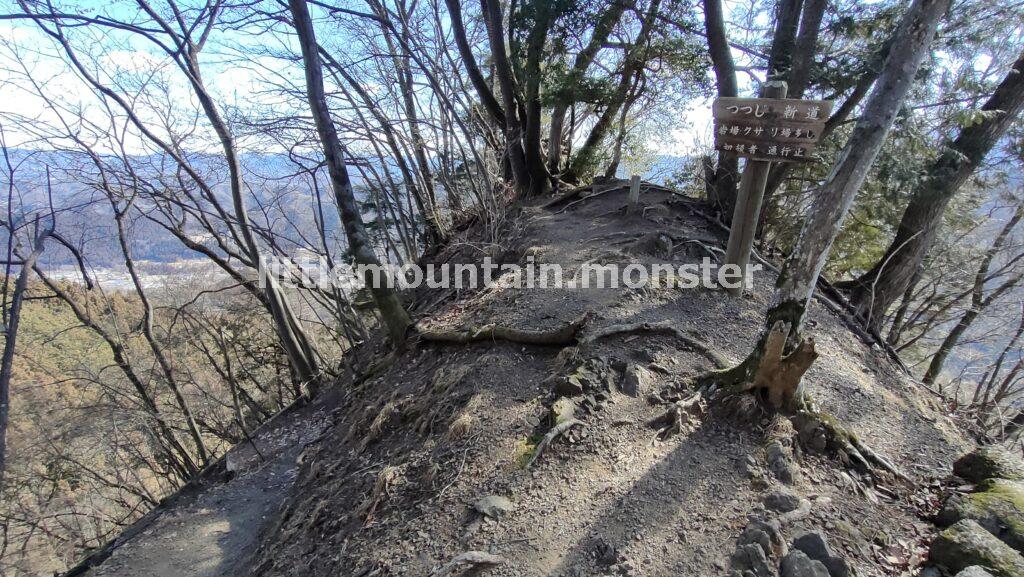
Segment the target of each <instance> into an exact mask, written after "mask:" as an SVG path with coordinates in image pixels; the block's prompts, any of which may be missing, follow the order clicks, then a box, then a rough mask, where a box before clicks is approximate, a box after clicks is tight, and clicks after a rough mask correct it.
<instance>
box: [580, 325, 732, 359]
mask: <svg viewBox="0 0 1024 577" xmlns="http://www.w3.org/2000/svg"><path fill="white" fill-rule="evenodd" d="M638 332H652V333H666V334H669V335H672V336H674V337H675V338H677V339H679V340H680V341H682V342H683V344H684V345H686V347H687V348H688V349H689V350H692V351H694V352H697V353H700V354H702V355H704V357H705V358H707V359H708V360H709V361H711V364H713V365H714V366H715V368H718V369H724V368H726V367H728V366H729V365H730V363H729V360H728V359H726V358H725V357H723V356H722V355H720V354H718V353H717V352H715V351H714V350H712V349H711V347H710V346H708V345H707V344H705V343H703V342H701V341H699V340H697V339H695V338H693V337H691V336H689V335H687V334H686V333H684V332H683V331H681V330H679V329H678V328H676V327H675V326H673V325H672V322H671V321H661V322H657V323H628V324H620V325H609V326H607V327H602V328H599V329H597V330H595V331H594V332H593V333H591V334H589V335H587V336H586V337H585V338H584V339H583V341H582V343H581V344H590V343H593V342H594V341H597V340H599V339H603V338H605V337H610V336H612V335H617V334H624V333H638Z"/></svg>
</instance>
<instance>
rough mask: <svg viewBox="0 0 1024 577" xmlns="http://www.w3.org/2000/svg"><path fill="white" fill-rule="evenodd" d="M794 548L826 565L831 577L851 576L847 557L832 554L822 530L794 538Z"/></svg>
mask: <svg viewBox="0 0 1024 577" xmlns="http://www.w3.org/2000/svg"><path fill="white" fill-rule="evenodd" d="M793 548H794V549H796V550H798V551H802V552H803V553H804V554H806V555H807V556H808V557H810V558H811V559H813V560H815V561H818V562H820V563H821V564H822V565H824V566H825V568H826V569H828V573H829V575H831V577H849V576H850V574H851V573H852V572H851V570H850V564H849V563H847V562H846V559H843V558H842V557H838V556H836V555H833V554H832V549H831V548H830V547H829V546H828V538H827V537H826V536H825V534H824V533H822V532H821V531H811V532H808V533H804V534H803V535H800V536H799V537H797V538H796V539H794V540H793Z"/></svg>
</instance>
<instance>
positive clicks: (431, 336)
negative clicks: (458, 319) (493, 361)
mask: <svg viewBox="0 0 1024 577" xmlns="http://www.w3.org/2000/svg"><path fill="white" fill-rule="evenodd" d="M588 318H589V314H584V315H583V316H581V317H580V318H578V319H576V320H575V321H573V322H571V323H569V324H567V325H564V326H561V327H555V328H553V329H541V330H529V329H517V328H514V327H507V326H503V325H497V324H493V323H491V324H486V325H483V326H479V327H468V328H464V329H433V328H426V327H423V326H417V327H416V331H417V332H418V333H419V335H420V338H422V339H423V340H425V341H432V342H442V343H455V344H469V343H476V342H482V341H508V342H512V343H518V344H523V345H545V346H568V345H571V344H573V343H575V342H576V335H577V333H579V331H580V329H581V328H583V325H585V324H586V323H587V320H588Z"/></svg>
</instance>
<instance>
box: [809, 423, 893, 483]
mask: <svg viewBox="0 0 1024 577" xmlns="http://www.w3.org/2000/svg"><path fill="white" fill-rule="evenodd" d="M790 420H792V421H793V426H794V427H795V428H796V430H797V431H798V432H799V433H800V435H801V437H805V438H806V437H808V436H809V435H811V434H813V432H815V430H817V431H818V432H820V433H824V436H825V441H826V448H827V449H829V450H831V451H833V452H835V453H838V454H840V455H844V456H845V457H846V458H848V459H849V461H850V463H851V464H853V465H854V467H856V468H857V469H859V470H861V471H862V472H864V473H868V474H872V475H873V474H874V473H875V471H876V470H877V469H882V470H884V471H887V472H888V473H890V474H892V475H893V476H894V477H896V478H897V479H900V480H902V481H908V482H909V481H910V477H908V476H907V475H906V474H905V473H904V472H903V471H901V470H900V469H899V468H898V467H897V466H896V465H895V464H893V463H892V461H890V460H889V459H887V458H885V457H884V456H882V455H880V454H879V453H877V452H876V451H875V450H874V449H872V448H871V447H869V446H868V445H867V444H865V443H864V441H862V440H860V439H859V438H858V437H857V435H855V434H854V433H853V432H852V431H850V430H849V429H848V428H846V427H845V426H843V425H842V424H840V423H839V421H838V420H837V419H836V418H835V417H833V416H832V415H829V414H828V413H824V412H821V411H817V410H815V409H813V408H811V407H809V406H808V405H807V404H805V405H804V407H803V408H801V409H800V410H798V411H797V412H796V414H794V415H793V416H792V417H790Z"/></svg>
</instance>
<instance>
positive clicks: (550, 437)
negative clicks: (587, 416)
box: [526, 419, 583, 469]
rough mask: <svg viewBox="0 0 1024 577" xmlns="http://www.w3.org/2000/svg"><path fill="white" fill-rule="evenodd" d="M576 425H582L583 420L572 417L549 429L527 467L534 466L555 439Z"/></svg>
mask: <svg viewBox="0 0 1024 577" xmlns="http://www.w3.org/2000/svg"><path fill="white" fill-rule="evenodd" d="M576 426H580V427H582V426H583V421H580V420H578V419H570V420H568V421H564V422H562V423H559V424H557V425H555V426H554V427H552V428H551V430H550V431H548V434H546V435H544V438H543V439H541V440H540V442H539V443H537V448H536V449H535V450H534V451H533V456H532V457H530V460H529V461H528V462H527V463H526V468H527V469H529V468H530V467H532V466H533V464H534V463H535V462H536V461H537V459H539V458H540V456H541V455H543V454H544V451H546V450H547V448H548V446H549V445H551V443H552V442H554V440H555V439H557V438H558V437H560V436H562V435H564V434H565V433H566V432H568V431H569V429H571V428H573V427H576Z"/></svg>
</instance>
